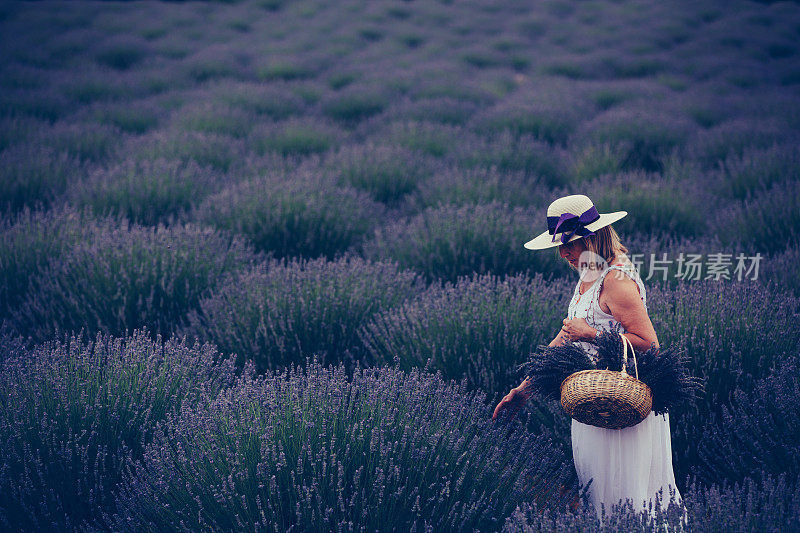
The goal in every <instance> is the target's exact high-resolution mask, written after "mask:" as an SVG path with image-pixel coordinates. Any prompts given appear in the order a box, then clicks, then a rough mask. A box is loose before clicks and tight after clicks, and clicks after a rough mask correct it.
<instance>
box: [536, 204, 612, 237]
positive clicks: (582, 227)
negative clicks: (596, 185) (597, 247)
mask: <svg viewBox="0 0 800 533" xmlns="http://www.w3.org/2000/svg"><path fill="white" fill-rule="evenodd" d="M599 218H600V213H598V212H597V208H596V207H595V206H592V207H590V208H589V209H587V210H586V211H584V212H583V213H581V214H580V215H576V214H574V213H569V212H566V213H561V216H557V217H547V231H548V232H549V233H550V235H552V236H553V239H552V240H551V242H556V234H557V233H558V232H559V230H561V232H562V233H561V244H567V243H568V242H569V240H570V239H571V238H572V236H573V235H575V234H576V233H577V234H578V235H579V236H581V237H587V236H589V235H594V231H592V230H589V229H586V225H587V224H591V223H592V222H594V221H595V220H597V219H599Z"/></svg>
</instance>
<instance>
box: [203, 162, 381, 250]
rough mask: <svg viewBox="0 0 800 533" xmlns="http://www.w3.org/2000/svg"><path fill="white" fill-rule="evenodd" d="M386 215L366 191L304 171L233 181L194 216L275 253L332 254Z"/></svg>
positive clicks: (348, 246) (352, 243) (345, 248)
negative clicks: (288, 174)
mask: <svg viewBox="0 0 800 533" xmlns="http://www.w3.org/2000/svg"><path fill="white" fill-rule="evenodd" d="M382 214H383V208H382V206H381V204H379V203H377V202H375V201H374V200H372V199H371V198H369V196H368V195H367V194H366V193H363V192H361V191H358V190H356V189H353V188H351V187H337V186H334V185H331V184H330V183H327V182H325V181H323V180H320V179H316V178H315V177H314V176H309V175H307V174H303V175H300V176H294V177H289V176H267V177H263V178H255V179H252V180H248V181H245V182H242V183H239V184H236V185H232V186H231V187H229V188H227V189H225V190H223V191H221V192H220V193H218V194H215V195H213V196H211V197H209V198H208V199H207V200H206V201H204V202H203V203H202V204H201V205H200V206H199V207H198V209H197V210H196V212H195V214H194V219H195V220H196V221H198V222H200V223H203V224H208V225H212V226H214V227H217V228H220V229H225V230H229V231H231V232H234V233H238V234H241V235H244V236H246V237H247V238H248V239H249V241H250V242H251V243H252V244H253V246H254V247H255V248H256V250H259V251H263V252H266V253H268V254H271V255H273V256H275V257H292V256H303V257H308V258H312V257H318V256H326V257H330V258H332V257H334V256H336V255H339V254H341V253H343V252H344V251H345V250H347V249H348V248H350V247H351V246H354V245H356V244H357V243H359V242H360V241H361V239H362V238H364V236H365V235H367V233H368V232H369V231H370V230H371V229H372V228H373V227H374V226H375V225H377V224H378V223H379V222H380V221H381V217H382Z"/></svg>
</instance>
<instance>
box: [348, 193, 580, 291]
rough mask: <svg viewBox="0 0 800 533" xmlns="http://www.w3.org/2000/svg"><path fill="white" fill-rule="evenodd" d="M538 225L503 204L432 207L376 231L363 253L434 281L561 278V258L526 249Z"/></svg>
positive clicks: (522, 211) (524, 213)
mask: <svg viewBox="0 0 800 533" xmlns="http://www.w3.org/2000/svg"><path fill="white" fill-rule="evenodd" d="M537 221H538V217H537V218H534V217H533V215H532V214H531V212H530V211H529V210H527V209H524V208H521V207H518V208H511V207H509V206H507V205H505V204H501V203H499V202H492V203H489V204H483V205H464V206H460V207H459V206H450V205H445V206H439V207H432V208H428V209H426V210H424V211H423V212H422V213H420V214H419V215H416V216H414V217H411V218H409V219H404V220H399V221H397V222H394V223H391V224H388V225H386V226H384V227H381V228H379V229H377V230H376V231H375V233H374V235H373V236H372V238H371V239H370V240H368V241H366V243H365V244H364V246H363V248H364V252H363V253H364V255H365V256H366V257H370V258H372V259H382V260H391V261H396V262H397V263H399V264H400V266H401V267H404V268H409V269H414V270H417V271H419V272H422V273H424V274H425V275H426V276H427V277H428V279H429V280H431V281H433V280H437V279H441V280H448V281H451V282H454V281H456V279H457V278H458V277H459V276H469V275H471V274H472V273H477V274H486V273H491V274H495V275H504V274H509V275H511V274H518V273H522V272H525V273H530V274H533V273H541V274H544V275H545V276H548V277H549V276H555V275H559V274H562V273H564V272H565V269H566V267H565V266H564V265H563V264H562V263H563V261H562V260H560V259H558V258H557V257H555V256H554V255H551V254H548V253H532V252H531V251H530V250H528V249H526V248H524V247H523V244H524V243H525V242H527V241H528V240H530V239H532V238H533V237H535V236H536V235H535V234H534V232H532V231H531V228H534V227H538V224H537Z"/></svg>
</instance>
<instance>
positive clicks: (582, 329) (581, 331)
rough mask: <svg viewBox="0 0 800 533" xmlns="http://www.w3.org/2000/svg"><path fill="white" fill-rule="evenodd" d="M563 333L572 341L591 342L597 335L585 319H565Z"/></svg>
mask: <svg viewBox="0 0 800 533" xmlns="http://www.w3.org/2000/svg"><path fill="white" fill-rule="evenodd" d="M561 331H563V332H564V336H565V337H566V338H568V339H569V340H571V341H591V340H594V336H595V334H596V333H597V330H596V329H594V328H593V327H592V326H590V325H589V323H588V322H586V319H584V318H565V319H564V325H563V326H561Z"/></svg>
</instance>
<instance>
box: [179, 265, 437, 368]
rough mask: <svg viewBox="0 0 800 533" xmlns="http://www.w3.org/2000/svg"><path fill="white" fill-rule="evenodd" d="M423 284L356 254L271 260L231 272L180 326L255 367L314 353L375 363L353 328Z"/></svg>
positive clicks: (410, 274)
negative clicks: (331, 259) (329, 258)
mask: <svg viewBox="0 0 800 533" xmlns="http://www.w3.org/2000/svg"><path fill="white" fill-rule="evenodd" d="M423 288H424V283H423V281H422V279H421V277H420V276H419V275H418V274H416V273H413V272H410V271H403V270H400V269H399V268H398V267H397V266H396V265H392V264H385V263H375V262H371V261H365V260H363V259H361V258H359V257H349V258H341V259H338V260H335V261H328V260H326V259H324V258H319V259H315V260H291V261H277V260H276V261H271V262H269V263H266V264H262V265H258V266H256V267H254V268H253V269H250V270H247V271H243V272H241V273H239V274H236V275H234V276H231V277H230V278H229V279H228V280H227V281H226V282H225V283H223V284H221V285H220V286H219V287H218V288H216V289H213V290H212V291H211V292H210V293H209V294H208V295H207V296H206V297H205V298H203V299H202V300H201V301H200V302H199V304H198V308H197V311H194V312H192V313H191V314H190V316H189V326H188V328H187V329H186V332H187V333H189V334H191V335H196V336H197V337H199V338H201V339H204V340H208V341H211V342H213V343H215V344H216V345H217V346H219V347H220V350H222V351H223V352H225V353H235V354H237V356H238V361H239V364H243V362H244V361H245V360H251V361H253V362H254V363H255V366H256V369H257V370H258V371H259V372H264V371H266V370H278V369H280V368H282V367H284V366H286V365H289V364H300V363H301V362H303V361H304V360H305V359H306V358H307V357H311V356H314V355H316V356H318V357H319V358H320V360H322V361H323V362H326V363H337V362H339V361H344V362H346V363H347V365H348V368H350V369H352V367H353V364H354V363H355V362H356V361H358V362H360V363H361V364H362V365H369V364H371V363H374V361H375V360H374V358H373V357H371V356H370V354H369V353H367V351H366V350H365V349H364V347H363V345H362V343H361V341H360V340H359V337H358V334H357V331H358V329H359V328H360V327H361V326H362V324H364V323H366V322H368V321H369V320H370V318H371V317H372V316H373V315H374V314H376V313H379V312H381V311H384V310H387V309H391V308H393V307H396V306H398V305H400V304H401V303H402V302H403V301H405V300H406V299H408V298H412V297H413V296H415V295H417V294H419V293H420V292H421V291H422V289H423Z"/></svg>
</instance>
